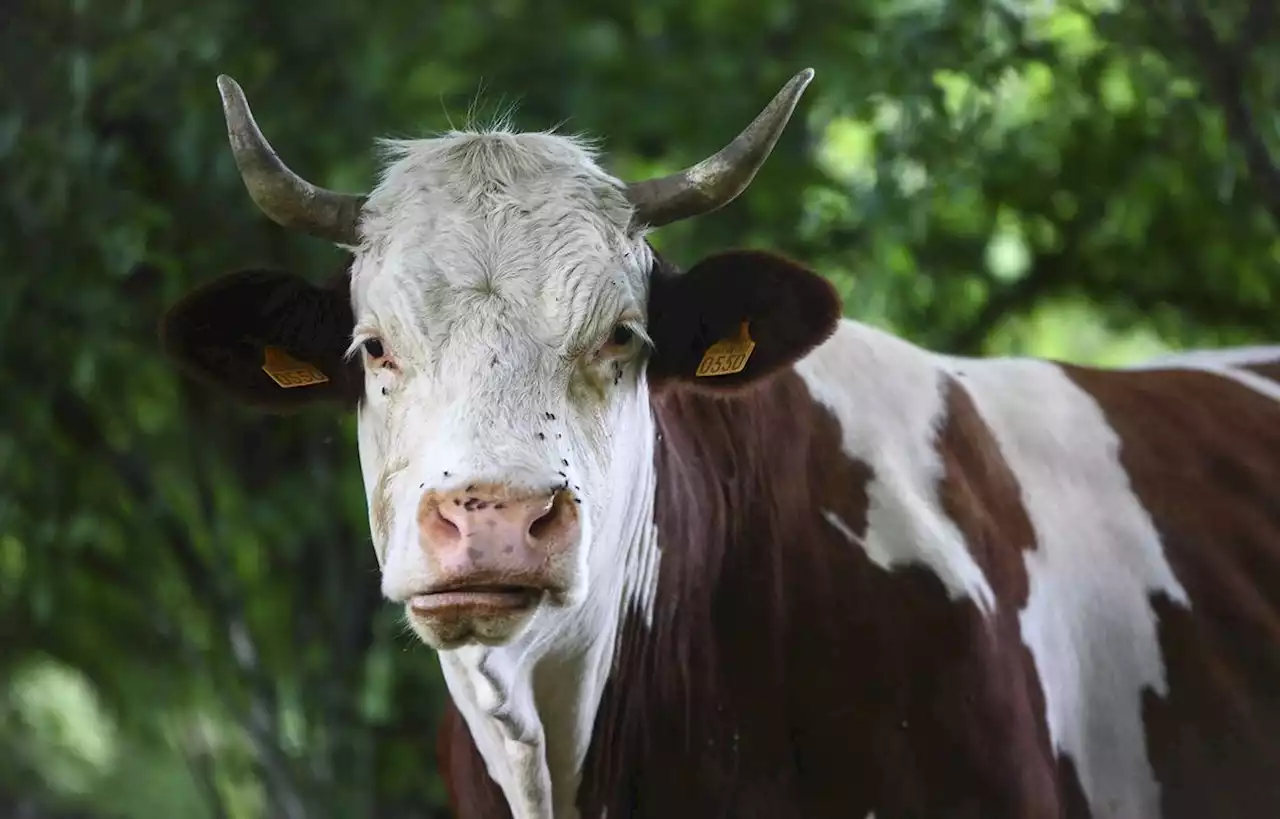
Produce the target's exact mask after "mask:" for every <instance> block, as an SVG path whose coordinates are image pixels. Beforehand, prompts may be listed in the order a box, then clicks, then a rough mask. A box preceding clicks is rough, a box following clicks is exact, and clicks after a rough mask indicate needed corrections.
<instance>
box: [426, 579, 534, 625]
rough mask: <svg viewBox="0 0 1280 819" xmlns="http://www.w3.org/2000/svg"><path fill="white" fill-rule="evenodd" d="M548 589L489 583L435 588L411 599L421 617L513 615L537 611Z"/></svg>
mask: <svg viewBox="0 0 1280 819" xmlns="http://www.w3.org/2000/svg"><path fill="white" fill-rule="evenodd" d="M544 591H545V589H542V588H538V587H536V586H511V585H500V584H487V585H477V586H453V587H448V588H441V589H433V590H431V591H428V592H424V593H422V594H415V595H414V596H412V597H410V598H409V610H410V611H411V612H413V614H414V615H416V616H419V617H427V618H435V617H441V616H458V615H468V616H484V615H497V614H512V613H515V612H520V611H524V610H526V609H530V608H533V606H535V605H536V604H537V603H538V600H539V599H540V598H541V597H542V593H543V592H544Z"/></svg>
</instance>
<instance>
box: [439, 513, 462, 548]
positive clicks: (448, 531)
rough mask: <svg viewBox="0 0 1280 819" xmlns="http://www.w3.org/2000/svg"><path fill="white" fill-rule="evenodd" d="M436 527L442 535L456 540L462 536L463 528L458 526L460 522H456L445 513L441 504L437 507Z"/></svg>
mask: <svg viewBox="0 0 1280 819" xmlns="http://www.w3.org/2000/svg"><path fill="white" fill-rule="evenodd" d="M435 517H436V519H435V528H436V531H438V532H439V533H440V534H441V535H443V536H444V537H446V538H448V539H449V540H454V539H456V538H460V537H462V530H460V529H459V528H458V524H456V523H454V522H453V521H452V520H450V519H449V517H448V516H446V515H445V514H444V512H443V511H442V510H441V508H440V507H439V506H437V507H436V516H435Z"/></svg>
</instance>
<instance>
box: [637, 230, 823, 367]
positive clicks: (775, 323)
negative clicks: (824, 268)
mask: <svg viewBox="0 0 1280 819" xmlns="http://www.w3.org/2000/svg"><path fill="white" fill-rule="evenodd" d="M649 288H650V289H649V327H648V331H649V337H650V338H651V339H652V340H653V346H654V352H653V356H652V358H651V359H650V361H649V367H648V375H649V382H650V383H651V384H653V385H654V386H659V385H661V384H663V383H670V382H677V381H678V382H682V383H685V384H689V385H690V386H694V387H700V388H705V389H710V390H732V389H736V388H740V387H743V386H746V385H748V384H751V383H754V382H756V381H758V380H759V379H761V378H764V377H765V376H767V375H769V374H771V373H773V372H776V371H777V370H779V369H781V368H783V367H787V366H790V365H791V364H794V363H795V362H796V361H797V360H798V359H800V358H802V357H803V356H804V355H806V354H807V353H809V352H810V351H811V350H813V349H814V348H815V347H817V346H818V345H819V344H821V343H822V342H823V341H825V340H826V339H827V338H828V337H829V336H830V335H831V334H832V333H833V332H834V331H835V328H836V324H837V323H838V322H839V320H840V315H841V312H842V311H841V304H840V297H839V295H838V294H837V293H836V290H835V288H834V287H833V286H832V285H831V283H830V282H829V281H827V280H826V279H824V278H823V277H821V276H819V275H818V274H817V273H814V272H813V271H811V270H809V269H808V268H805V267H803V266H802V265H799V264H796V263H795V262H792V261H789V260H787V259H785V258H783V257H781V256H778V255H776V254H773V253H767V252H764V251H754V250H735V251H731V252H728V253H719V254H716V255H714V256H711V257H709V258H707V259H704V260H702V261H701V262H699V263H698V264H696V265H694V266H693V268H691V269H690V270H689V271H688V272H687V273H684V274H683V275H676V276H670V275H663V274H662V273H655V275H654V276H653V278H652V279H651V280H650V285H649Z"/></svg>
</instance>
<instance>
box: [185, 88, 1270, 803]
mask: <svg viewBox="0 0 1280 819" xmlns="http://www.w3.org/2000/svg"><path fill="white" fill-rule="evenodd" d="M812 77H813V72H812V71H811V70H806V71H803V72H801V73H800V74H798V75H796V76H795V77H794V78H792V79H791V80H790V82H788V83H787V84H786V85H785V86H784V87H783V88H782V89H781V91H779V92H778V94H777V96H776V97H775V98H774V99H773V100H772V101H771V102H770V103H769V104H768V106H767V107H766V108H765V109H764V110H763V111H762V112H761V114H760V115H759V116H758V117H757V118H756V119H755V120H754V121H753V122H752V123H751V124H750V125H749V126H748V127H747V128H746V129H745V130H744V131H743V132H742V133H741V134H739V135H738V136H737V137H736V138H735V139H733V140H732V141H731V142H730V143H728V144H727V145H726V146H725V147H724V148H723V149H721V150H720V151H719V152H717V153H715V154H713V155H712V156H710V157H709V158H707V159H705V160H703V161H701V162H699V163H698V164H696V165H693V166H691V167H689V168H686V169H684V170H682V171H679V172H676V173H673V174H671V175H668V176H664V177H661V178H657V179H650V180H646V181H640V182H632V183H624V182H622V181H620V180H619V179H617V178H615V177H613V176H611V175H610V174H609V173H608V172H606V171H605V170H604V169H603V167H602V165H601V164H600V163H601V160H600V158H599V156H598V155H597V154H596V153H595V152H594V149H593V147H592V146H591V144H590V143H588V142H587V141H585V140H583V139H580V138H575V137H571V136H569V135H563V134H559V133H555V132H531V133H526V132H517V131H515V130H512V129H510V128H509V127H493V128H477V129H474V130H465V131H450V132H447V133H444V134H440V135H436V136H433V137H431V138H426V139H421V140H401V141H386V142H384V143H382V145H383V149H384V152H385V154H386V158H385V159H386V161H385V164H384V167H383V169H382V171H381V174H380V178H379V181H378V183H377V185H376V186H375V187H374V189H373V190H372V191H371V192H370V193H368V194H361V195H356V194H344V193H338V192H335V191H331V190H325V189H323V188H319V187H317V186H314V185H312V184H311V183H309V182H307V181H306V180H304V179H303V178H302V177H300V176H298V175H297V174H295V173H294V172H293V171H291V170H290V169H289V168H288V167H287V166H286V165H285V164H284V163H283V161H282V160H281V159H280V158H279V157H278V156H277V155H276V153H275V152H274V151H273V150H272V148H271V146H270V145H269V144H268V143H267V141H266V139H265V138H264V137H263V135H262V133H261V131H260V130H259V128H258V126H257V125H256V123H255V120H254V117H253V114H252V113H251V112H250V110H249V107H248V103H247V102H246V100H245V97H244V94H243V92H242V90H241V89H240V87H239V86H238V85H237V84H236V83H235V82H234V81H232V80H231V79H229V78H227V77H225V76H224V77H220V78H219V80H218V82H219V87H220V90H221V95H222V100H223V106H224V113H225V117H226V122H227V128H228V133H229V136H230V141H231V145H232V149H233V153H234V156H235V159H236V162H237V164H238V167H239V170H240V172H241V174H242V177H243V180H244V182H245V184H246V186H247V188H248V191H249V193H250V195H251V197H252V199H253V200H254V201H255V202H256V203H257V205H258V206H259V207H260V208H261V210H262V211H263V212H265V214H266V215H267V216H268V217H270V218H271V219H272V220H274V221H275V222H277V223H279V224H280V225H283V226H286V227H288V228H292V229H296V230H299V231H303V232H305V233H307V234H310V235H313V236H316V237H319V238H322V239H325V240H328V241H331V242H334V243H336V244H337V245H339V246H340V247H342V248H345V249H346V250H347V251H349V255H350V262H349V265H348V266H347V267H346V269H345V270H344V271H343V272H342V273H341V275H339V276H337V277H336V278H334V279H331V280H329V281H327V282H324V283H316V282H313V280H312V279H311V278H310V277H307V276H303V275H298V274H294V273H291V272H284V271H276V270H262V269H253V270H244V271H240V272H237V273H232V274H229V275H226V276H223V277H221V278H217V279H215V280H213V281H212V282H210V283H207V284H205V285H203V286H200V287H197V288H195V289H194V290H193V291H191V292H190V293H188V294H187V295H186V296H185V297H184V298H183V299H181V300H180V301H179V302H177V303H176V304H174V305H173V306H172V307H171V308H170V309H169V311H168V312H167V313H166V315H165V316H164V318H163V319H162V322H161V336H162V340H163V347H164V349H165V350H166V351H167V352H168V354H170V355H171V356H172V357H173V358H174V360H175V361H176V362H177V363H178V365H179V366H180V367H181V368H182V370H183V371H185V372H186V373H188V374H190V375H191V376H194V377H196V378H199V379H201V380H203V381H204V382H206V383H207V384H208V385H210V386H212V387H213V388H216V389H217V390H219V391H221V392H222V393H223V394H225V395H226V396H228V397H229V398H230V399H233V400H237V401H240V402H243V403H245V404H248V405H250V406H253V407H258V408H261V409H262V410H264V411H271V412H288V411H292V410H295V409H298V408H301V407H304V406H312V405H325V404H327V405H330V406H333V407H335V408H336V409H339V410H345V411H349V412H354V413H356V416H357V419H358V451H359V460H360V468H361V471H362V474H363V478H364V486H365V490H366V495H367V503H368V513H369V529H370V533H371V538H372V543H373V548H374V551H375V553H376V556H377V560H378V564H379V566H380V569H381V591H382V593H383V594H384V595H385V597H386V598H387V599H388V600H389V601H391V602H392V603H394V604H397V605H400V606H402V607H403V609H404V612H405V616H406V619H407V622H408V624H409V625H410V626H411V627H412V629H413V631H414V632H415V633H416V634H417V635H418V637H420V638H421V641H422V642H423V643H424V644H426V645H427V646H430V647H431V648H433V649H435V650H436V651H437V652H438V657H439V662H440V665H441V668H442V671H443V675H444V679H445V680H446V682H447V685H448V690H449V694H450V704H449V706H448V711H447V713H446V714H445V717H444V720H443V728H442V729H441V733H440V735H439V737H438V743H437V748H438V752H439V756H440V769H441V771H442V775H443V777H444V780H445V782H446V784H447V786H448V792H449V795H450V796H449V798H450V799H451V801H452V805H453V807H454V809H455V810H456V811H457V815H458V816H460V817H466V818H467V819H499V817H514V819H551V818H552V817H554V819H566V818H567V817H574V818H578V817H580V818H581V819H603V818H604V817H608V819H627V817H633V818H638V817H658V818H659V819H682V818H683V817H699V819H709V818H710V817H734V819H756V818H757V817H759V818H760V819H764V818H766V817H767V818H768V819H774V818H775V817H801V818H803V819H862V817H876V819H919V818H920V817H930V818H932V817H942V818H943V819H966V818H969V817H972V818H973V819H978V818H979V817H981V819H1004V818H1005V817H1009V818H1014V817H1016V819H1050V818H1051V817H1052V818H1054V819H1084V818H1085V817H1094V818H1095V819H1103V818H1104V817H1105V819H1156V817H1164V818H1167V819H1174V818H1177V819H1182V818H1183V817H1197V818H1199V817H1213V818H1214V819H1226V817H1264V816H1280V745H1278V743H1280V347H1259V348H1249V349H1236V350H1225V351H1212V350H1208V351H1202V352H1200V353H1196V354H1190V355H1181V356H1177V355H1175V356H1174V357H1172V358H1169V359H1166V360H1163V361H1156V362H1151V363H1149V364H1146V365H1142V366H1134V367H1129V368H1122V369H1121V368H1114V369H1099V368H1092V367H1086V366H1080V365H1072V364H1068V363H1063V362H1054V361H1048V360H1037V359H1029V358H962V357H957V356H953V355H947V354H943V353H940V352H935V351H931V350H927V349H924V348H922V347H920V346H917V345H915V344H913V343H911V342H910V341H907V340H905V339H902V338H899V337H897V336H895V335H893V334H891V333H888V332H885V331H883V330H881V329H878V328H875V327H872V326H869V325H867V324H863V323H859V322H856V321H852V320H849V319H846V318H843V317H842V315H843V306H842V304H841V302H840V299H839V297H838V295H837V293H836V291H835V290H834V289H833V287H832V286H831V284H830V283H829V282H828V281H827V280H826V279H824V278H823V277H822V276H821V275H819V274H818V273H816V272H814V271H811V270H809V269H807V268H806V267H805V266H803V265H802V264H800V263H798V262H796V261H794V260H791V259H788V258H784V257H782V256H780V255H777V254H773V253H770V252H766V251H761V250H732V251H725V252H721V253H716V254H713V255H711V256H709V257H707V258H704V259H702V260H700V261H698V262H697V263H695V264H693V265H692V266H690V267H688V268H687V269H686V268H683V267H680V266H678V265H677V264H676V263H674V262H672V261H670V260H668V259H666V258H663V257H662V256H660V255H659V254H658V253H657V252H655V250H654V248H653V247H652V246H651V244H650V242H649V239H648V236H649V232H650V231H652V230H655V229H657V228H660V227H662V226H664V225H667V224H670V223H672V222H675V221H677V220H680V219H687V218H692V217H695V216H698V215H700V214H705V213H708V212H711V211H713V210H715V209H717V208H720V207H723V206H725V205H727V204H728V203H729V202H731V201H732V200H734V199H735V198H736V197H737V196H739V195H740V194H741V193H742V192H743V191H744V190H745V189H746V188H747V186H748V184H749V183H750V182H751V180H752V179H753V177H754V176H755V174H756V173H757V171H758V170H759V169H760V167H761V166H762V164H763V163H764V162H765V159H766V158H767V156H768V155H769V153H770V152H771V151H772V149H773V147H774V145H775V143H776V141H777V139H778V137H779V135H780V134H781V133H782V131H783V129H784V127H785V125H786V123H787V121H788V119H789V118H790V117H791V115H792V113H793V111H794V109H795V108H796V106H797V104H798V101H799V99H800V97H801V95H802V93H803V91H804V90H805V87H806V86H807V85H808V84H809V82H810V80H811V79H812Z"/></svg>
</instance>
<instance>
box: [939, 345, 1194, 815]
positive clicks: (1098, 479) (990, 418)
mask: <svg viewBox="0 0 1280 819" xmlns="http://www.w3.org/2000/svg"><path fill="white" fill-rule="evenodd" d="M940 360H942V361H945V362H947V364H946V365H947V366H948V367H949V368H951V369H953V370H954V371H955V372H956V375H957V378H959V379H960V380H961V381H962V383H963V384H964V386H965V388H966V389H967V390H968V392H969V395H970V396H971V397H972V399H973V402H974V405H975V407H976V409H977V411H978V413H979V414H980V415H981V417H982V418H983V420H984V421H985V422H986V424H987V426H988V427H989V428H990V430H991V433H992V435H993V436H994V437H995V440H996V443H997V444H998V445H999V448H1000V451H1001V454H1002V455H1003V456H1004V458H1005V460H1006V462H1007V463H1008V464H1009V467H1010V469H1012V471H1013V474H1014V475H1015V476H1016V477H1017V480H1018V483H1019V485H1020V486H1021V488H1022V502H1023V505H1024V507H1025V509H1026V512H1027V515H1028V516H1029V517H1030V520H1031V525H1032V526H1033V527H1034V529H1035V533H1036V548H1035V549H1033V550H1029V551H1028V552H1026V556H1025V560H1026V567H1027V572H1028V575H1029V578H1030V597H1029V599H1028V601H1027V606H1026V608H1025V609H1024V610H1023V611H1022V612H1021V614H1020V621H1021V627H1022V638H1023V641H1024V642H1025V643H1026V645H1027V647H1028V648H1029V649H1030V651H1031V654H1032V656H1033V657H1034V658H1035V662H1036V666H1037V669H1038V671H1039V677H1040V682H1041V685H1042V686H1043V688H1044V698H1045V706H1046V710H1047V714H1046V718H1047V721H1048V726H1049V735H1050V738H1051V741H1052V743H1053V747H1054V750H1055V752H1057V753H1059V754H1067V755H1069V756H1070V757H1071V758H1072V760H1073V761H1074V762H1075V765H1076V770H1077V772H1078V774H1079V777H1080V782H1081V785H1082V787H1083V790H1084V794H1085V796H1086V797H1087V798H1088V800H1089V804H1090V806H1091V807H1092V809H1093V812H1094V815H1095V816H1107V817H1109V818H1110V819H1149V817H1153V816H1158V815H1159V806H1160V786H1159V784H1158V783H1157V781H1156V778H1155V773H1154V771H1153V770H1152V767H1151V762H1150V759H1149V757H1148V753H1147V744H1146V733H1145V730H1144V727H1143V723H1142V696H1143V692H1144V691H1145V690H1148V689H1150V690H1152V691H1154V692H1155V693H1157V694H1159V695H1161V696H1164V695H1165V694H1167V683H1166V678H1165V667H1164V660H1163V658H1162V656H1161V653H1160V644H1159V640H1158V635H1157V630H1156V626H1157V624H1156V616H1155V612H1154V611H1153V610H1152V608H1151V605H1150V602H1149V598H1150V595H1152V594H1154V593H1157V592H1162V593H1164V594H1166V595H1168V596H1169V597H1170V598H1171V599H1173V600H1175V601H1177V602H1178V603H1180V604H1182V605H1183V606H1189V605H1190V602H1189V600H1188V598H1187V594H1186V591H1185V590H1184V589H1183V587H1182V585H1181V583H1179V582H1178V579H1177V578H1176V577H1175V576H1174V574H1173V570H1172V568H1171V567H1170V565H1169V563H1168V561H1167V560H1166V558H1165V555H1164V550H1163V547H1162V545H1161V542H1160V537H1159V534H1158V533H1157V532H1156V529H1155V525H1154V524H1153V522H1152V520H1151V517H1150V515H1149V514H1148V513H1147V511H1146V510H1145V509H1144V508H1143V506H1142V504H1141V502H1140V501H1139V499H1138V498H1137V496H1136V495H1135V494H1134V492H1133V488H1132V486H1131V485H1130V482H1129V477H1128V475H1127V474H1126V472H1125V470H1124V468H1123V466H1122V465H1121V463H1120V454H1119V453H1120V446H1121V442H1120V439H1119V437H1118V436H1117V435H1116V433H1115V432H1114V431H1113V430H1112V429H1111V427H1110V425H1109V424H1108V423H1107V420H1106V418H1105V416H1104V415H1103V413H1102V410H1101V409H1100V408H1099V406H1098V404H1097V402H1096V401H1094V399H1093V398H1092V397H1090V396H1089V395H1088V394H1087V393H1085V392H1084V391H1083V390H1082V389H1080V388H1079V387H1078V386H1077V385H1076V384H1075V383H1074V382H1073V381H1071V379H1070V378H1068V377H1067V375H1066V374H1065V373H1064V372H1063V371H1062V369H1061V368H1060V367H1059V366H1057V365H1055V364H1051V363H1048V362H1042V361H1032V360H1022V359H1017V360H1012V359H1004V360H990V361H972V360H961V359H941V358H940ZM960 373H963V375H960Z"/></svg>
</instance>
